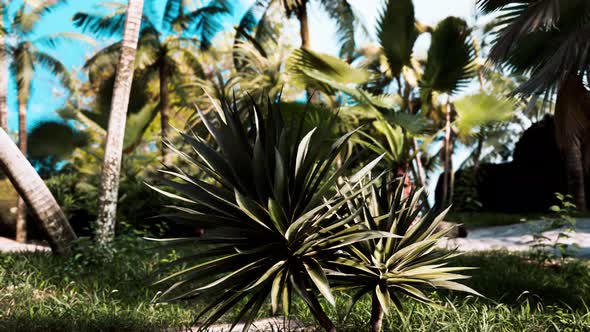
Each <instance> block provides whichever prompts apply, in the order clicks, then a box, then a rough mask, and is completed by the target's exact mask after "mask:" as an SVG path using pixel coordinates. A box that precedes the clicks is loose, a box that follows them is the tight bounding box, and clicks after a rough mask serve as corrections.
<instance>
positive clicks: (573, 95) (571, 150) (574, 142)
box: [555, 74, 590, 211]
mask: <svg viewBox="0 0 590 332" xmlns="http://www.w3.org/2000/svg"><path fill="white" fill-rule="evenodd" d="M588 110H590V96H589V95H588V91H587V90H586V88H585V87H584V83H583V80H582V77H581V76H577V75H573V74H572V75H570V76H568V77H567V78H566V79H564V80H563V81H562V82H561V84H560V86H559V90H558V93H557V99H556V101H555V134H556V139H557V143H558V145H559V147H560V150H561V153H562V155H563V159H564V160H565V168H566V177H567V189H568V193H569V194H571V195H573V196H574V202H575V204H576V207H577V209H578V210H580V211H585V210H586V187H585V182H584V156H583V153H582V147H583V145H584V143H585V142H584V139H587V137H588V136H589V135H588V131H589V130H590V116H589V115H588V114H587V112H588Z"/></svg>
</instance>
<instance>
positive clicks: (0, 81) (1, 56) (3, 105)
mask: <svg viewBox="0 0 590 332" xmlns="http://www.w3.org/2000/svg"><path fill="white" fill-rule="evenodd" d="M2 10H3V8H2V5H1V4H0V29H2V28H3V27H4V26H3V24H2V23H3V22H2V19H3V12H2ZM5 45H6V37H5V36H4V34H3V33H2V32H0V128H2V129H4V130H5V131H6V132H8V102H7V97H6V96H7V94H8V67H7V63H6V49H5Z"/></svg>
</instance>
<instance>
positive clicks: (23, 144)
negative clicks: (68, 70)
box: [16, 84, 30, 242]
mask: <svg viewBox="0 0 590 332" xmlns="http://www.w3.org/2000/svg"><path fill="white" fill-rule="evenodd" d="M21 89H22V90H21V91H19V92H18V94H19V98H18V147H19V149H20V151H21V152H22V154H23V155H24V156H26V155H27V103H28V100H29V93H30V90H29V88H28V85H27V84H25V86H23V87H22V88H21ZM26 208H27V207H26V205H25V202H24V201H23V198H22V196H19V197H18V200H17V202H16V241H17V242H26V241H27V209H26Z"/></svg>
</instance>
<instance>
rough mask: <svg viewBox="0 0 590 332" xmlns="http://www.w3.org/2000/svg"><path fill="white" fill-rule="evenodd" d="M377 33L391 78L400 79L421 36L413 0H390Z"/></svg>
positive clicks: (380, 20)
mask: <svg viewBox="0 0 590 332" xmlns="http://www.w3.org/2000/svg"><path fill="white" fill-rule="evenodd" d="M377 31H378V36H379V42H380V44H381V46H382V47H383V51H384V53H385V56H386V57H387V62H388V64H389V70H390V71H391V76H393V77H398V76H399V75H400V73H401V71H402V68H403V66H406V65H409V64H410V59H411V57H412V50H413V48H414V43H415V42H416V38H418V34H419V33H418V30H417V29H416V27H415V18H414V5H413V4H412V0H388V1H387V5H386V7H385V11H384V12H383V14H382V15H381V18H380V19H379V24H378V26H377Z"/></svg>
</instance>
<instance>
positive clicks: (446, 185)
mask: <svg viewBox="0 0 590 332" xmlns="http://www.w3.org/2000/svg"><path fill="white" fill-rule="evenodd" d="M444 107H445V138H444V143H443V144H444V150H443V159H444V160H443V167H444V168H443V188H442V189H443V192H442V200H441V203H442V204H441V207H442V208H446V207H447V206H448V205H449V203H450V198H451V194H450V189H451V172H452V167H453V165H452V160H451V158H452V156H451V104H450V103H447V104H446V105H445V106H444Z"/></svg>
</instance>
